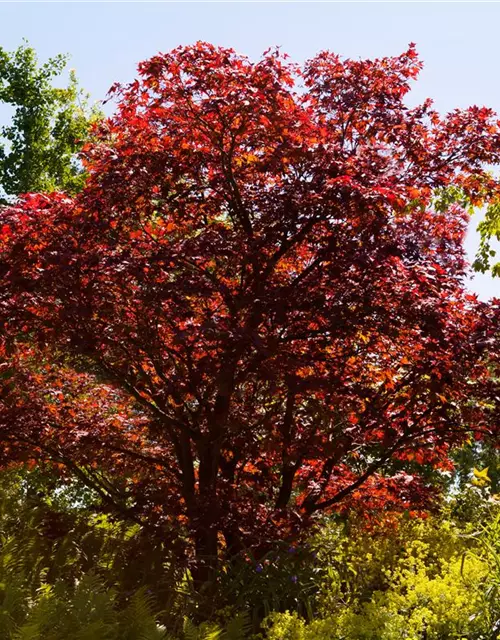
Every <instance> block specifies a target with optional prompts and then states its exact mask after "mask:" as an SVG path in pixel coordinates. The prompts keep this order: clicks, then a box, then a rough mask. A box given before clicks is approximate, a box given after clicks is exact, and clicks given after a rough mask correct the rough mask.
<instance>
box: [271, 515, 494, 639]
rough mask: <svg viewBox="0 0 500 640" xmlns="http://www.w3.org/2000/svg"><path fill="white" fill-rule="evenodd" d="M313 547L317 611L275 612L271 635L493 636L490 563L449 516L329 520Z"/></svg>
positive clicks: (337, 637)
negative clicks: (377, 522) (355, 522)
mask: <svg viewBox="0 0 500 640" xmlns="http://www.w3.org/2000/svg"><path fill="white" fill-rule="evenodd" d="M495 522H496V521H495ZM488 530H489V529H488ZM316 545H317V547H318V549H319V554H320V557H321V560H322V564H323V565H324V566H325V573H324V576H323V579H322V584H321V589H320V596H319V615H318V617H317V618H316V619H315V620H314V621H313V622H311V623H309V624H307V622H306V621H305V620H304V619H303V618H300V617H299V616H298V615H297V613H296V612H289V611H288V612H285V613H274V614H273V615H271V616H270V617H269V618H268V620H267V621H266V626H267V636H266V637H267V639H268V640H278V639H279V640H424V639H425V640H431V639H433V640H446V639H448V638H449V639H451V638H467V639H469V640H473V639H474V640H479V639H480V638H481V639H486V638H496V637H497V636H496V634H495V635H491V633H492V629H493V628H494V627H493V626H492V624H493V623H494V622H495V620H494V619H493V616H492V613H491V607H490V610H488V613H487V614H486V613H484V607H485V595H484V594H485V593H486V592H487V593H488V597H489V601H490V603H491V602H493V601H495V602H496V600H497V595H496V594H497V591H495V588H494V587H492V584H491V583H492V579H491V577H488V576H491V575H492V572H493V568H492V567H491V566H490V565H489V563H488V559H487V558H486V557H485V554H484V553H483V552H482V551H481V545H479V546H477V545H476V541H475V540H471V538H470V537H466V536H464V535H463V534H462V532H461V531H460V529H459V528H458V527H457V526H456V525H455V524H454V523H453V522H450V521H449V520H442V519H441V520H440V519H432V518H430V519H429V520H427V521H407V522H403V523H401V525H400V526H399V527H397V528H394V529H392V531H391V528H390V527H388V526H386V527H383V528H382V529H379V530H377V531H371V532H364V533H363V531H360V530H359V529H357V528H351V530H349V531H348V530H346V529H345V528H344V529H343V530H342V529H340V528H339V527H335V526H329V527H326V528H324V529H323V530H322V531H321V532H320V533H319V534H318V536H317V539H316ZM471 545H472V546H471ZM472 550H475V551H474V552H473V551H472ZM493 573H494V572H493ZM496 575H497V576H498V571H497V574H496ZM485 585H488V586H487V587H486V586H485Z"/></svg>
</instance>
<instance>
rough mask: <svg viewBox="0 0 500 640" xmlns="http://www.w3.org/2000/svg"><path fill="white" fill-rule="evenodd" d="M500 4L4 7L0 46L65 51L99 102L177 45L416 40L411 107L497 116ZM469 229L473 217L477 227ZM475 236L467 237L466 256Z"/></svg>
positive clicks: (478, 283) (353, 46) (488, 281)
mask: <svg viewBox="0 0 500 640" xmlns="http://www.w3.org/2000/svg"><path fill="white" fill-rule="evenodd" d="M499 33H500V4H492V3H481V2H477V1H476V2H470V3H445V2H443V3H439V2H435V3H423V2H422V3H417V2H415V3H405V2H399V3H381V2H375V1H372V2H365V3H357V2H351V3H330V4H326V3H319V2H318V3H316V2H312V1H309V2H302V3H283V2H268V3H251V2H248V3H239V2H233V3H225V2H220V3H216V2H208V1H205V2H198V3H192V2H178V3H166V2H165V3H148V2H133V3H124V2H123V3H121V2H109V3H104V2H101V3H92V2H87V3H85V2H65V3H59V2H53V3H49V2H31V3H28V2H21V1H17V2H3V3H1V4H0V46H2V47H4V48H5V49H8V50H11V49H14V48H16V47H17V46H18V45H19V44H20V43H21V40H22V38H26V39H27V40H28V41H29V43H30V44H31V45H32V46H34V47H35V49H36V50H37V51H38V53H39V56H40V58H41V59H42V60H44V59H46V58H47V57H49V56H52V55H55V54H57V53H69V54H71V62H70V66H71V67H74V68H76V71H77V75H78V77H79V79H80V82H81V84H82V86H83V87H85V88H86V89H87V90H88V91H89V92H90V93H91V96H92V98H93V99H95V100H98V99H102V98H103V97H104V96H105V94H106V92H107V90H108V89H109V87H110V85H111V84H113V83H114V82H116V81H121V82H127V81H130V80H132V79H133V77H134V75H135V69H136V65H137V63H138V62H139V61H140V60H143V59H145V58H148V57H150V56H151V55H153V54H155V53H156V52H158V51H168V50H169V49H172V48H173V47H175V46H177V45H179V44H188V43H192V42H195V41H196V40H207V41H210V42H213V43H214V44H219V45H225V46H231V47H233V48H235V49H237V50H238V51H240V52H242V53H245V54H247V55H249V56H251V57H258V56H259V55H260V54H261V53H262V51H264V50H265V49H267V48H268V47H269V46H271V45H280V46H281V47H282V49H283V50H284V51H286V52H287V53H288V54H290V56H291V57H292V58H293V59H294V60H295V61H298V62H300V61H303V60H305V59H307V58H309V57H312V56H313V55H314V54H315V53H316V52H317V51H319V50H322V49H330V50H333V51H335V52H336V53H339V54H341V55H343V56H348V57H375V56H382V55H395V54H398V53H400V52H402V51H403V50H404V49H405V48H406V47H407V45H408V43H409V42H416V44H417V48H418V51H419V53H420V55H421V57H422V59H423V60H424V63H425V68H424V70H423V72H422V74H421V76H420V79H419V80H418V82H417V83H416V85H415V89H414V91H413V94H412V97H411V99H410V100H411V102H412V103H413V102H417V101H421V100H423V99H424V98H425V97H427V96H429V97H432V98H433V99H434V100H435V104H436V106H437V108H438V109H440V110H443V111H446V110H450V109H452V108H454V107H466V106H469V105H471V104H478V105H487V106H490V107H493V108H494V109H496V110H497V111H498V112H499V113H500V74H499V73H498V68H499V64H500V44H498V42H499ZM474 224H475V221H474ZM476 244H477V236H476V234H475V233H474V231H471V233H470V234H469V238H468V241H467V248H468V250H469V253H470V254H471V255H472V253H473V252H474V249H475V245H476ZM470 287H471V289H473V290H474V291H476V292H477V293H478V294H479V295H480V296H481V297H482V298H488V297H490V296H492V295H496V296H500V279H498V278H497V279H492V278H490V277H488V276H476V277H475V278H474V280H473V281H472V282H471V283H470Z"/></svg>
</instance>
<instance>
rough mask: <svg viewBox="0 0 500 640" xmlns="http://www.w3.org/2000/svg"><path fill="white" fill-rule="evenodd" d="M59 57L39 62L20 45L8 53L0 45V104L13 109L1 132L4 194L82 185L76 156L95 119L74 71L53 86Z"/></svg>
mask: <svg viewBox="0 0 500 640" xmlns="http://www.w3.org/2000/svg"><path fill="white" fill-rule="evenodd" d="M67 61H68V57H67V56H64V55H58V56H56V57H54V58H51V59H49V60H48V61H47V62H46V63H44V64H41V65H40V64H39V63H38V59H37V55H36V52H35V50H34V49H33V48H32V47H30V46H28V45H27V44H24V45H22V46H20V47H19V48H18V49H17V50H16V51H14V52H12V53H9V52H8V51H5V50H4V49H3V48H1V47H0V103H1V104H4V105H6V106H8V107H9V108H11V109H12V110H13V115H12V119H11V123H10V124H8V125H5V126H3V127H1V128H0V189H1V191H3V194H0V195H3V197H4V198H5V196H6V195H7V196H17V195H18V194H19V193H28V192H30V191H40V192H50V191H56V190H64V191H66V192H68V193H75V192H76V191H78V190H79V189H80V188H81V187H82V185H83V181H84V176H83V170H82V166H81V164H80V163H79V162H78V161H77V160H76V158H75V155H76V153H77V152H78V151H79V150H80V149H81V147H82V146H83V143H84V142H85V140H86V138H87V137H88V133H89V128H90V126H91V123H92V122H93V121H94V120H96V119H97V118H98V117H99V112H98V110H97V109H95V108H89V107H88V104H87V97H86V95H85V94H84V93H83V92H82V91H81V89H79V87H78V82H77V79H76V74H75V72H74V70H71V71H70V73H69V81H68V83H67V86H65V87H64V88H57V87H55V86H54V81H55V79H56V78H58V77H59V76H61V75H62V74H63V72H64V70H65V67H66V65H67Z"/></svg>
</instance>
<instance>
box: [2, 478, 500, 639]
mask: <svg viewBox="0 0 500 640" xmlns="http://www.w3.org/2000/svg"><path fill="white" fill-rule="evenodd" d="M35 480H36V482H38V485H37V487H38V491H37V493H36V494H35V497H34V496H33V478H31V485H32V486H31V490H30V491H26V484H25V483H24V484H23V481H21V480H20V476H17V475H16V474H15V473H11V474H4V475H3V477H2V495H3V501H2V507H1V512H0V640H28V639H36V640H67V639H68V638H72V639H76V640H87V639H88V640H115V639H116V640H160V639H163V640H246V639H248V640H250V639H251V640H264V639H265V640H433V639H435V640H441V639H442V640H447V639H452V638H462V639H466V640H494V639H497V638H498V637H499V634H500V629H499V621H500V604H499V600H500V598H499V594H500V512H499V510H498V506H497V505H496V503H495V502H494V501H493V502H492V501H491V500H490V501H487V500H482V499H481V497H480V492H479V491H478V490H475V489H472V490H471V491H469V494H468V496H467V495H465V494H462V495H461V496H459V497H458V498H457V499H455V501H454V503H453V504H451V505H448V506H446V507H444V508H443V509H442V511H441V513H440V514H437V515H434V516H432V517H428V518H427V519H414V518H409V517H406V518H402V519H399V520H398V521H393V520H390V519H385V520H384V522H383V523H382V524H378V525H377V526H374V527H372V528H370V529H369V528H367V527H366V525H363V526H361V525H360V523H359V522H354V521H349V520H343V521H339V520H333V519H325V520H324V522H323V523H322V525H321V526H320V527H319V528H318V530H317V532H316V534H315V535H314V536H313V537H312V538H310V540H309V542H308V543H307V544H306V545H303V546H302V547H300V546H292V547H290V546H289V547H288V548H284V547H283V546H280V547H279V548H277V549H275V550H274V551H272V552H269V553H267V554H266V555H265V556H263V557H261V558H260V560H259V561H257V560H256V559H255V558H251V557H249V556H247V557H246V559H245V560H244V561H243V560H242V561H241V562H240V563H237V562H233V564H232V565H231V567H229V566H225V567H223V568H222V571H221V576H220V577H219V580H218V583H217V584H218V586H217V589H218V591H219V593H218V594H217V595H216V596H214V597H213V602H214V606H213V608H212V609H211V610H209V609H205V610H203V611H205V614H203V612H202V609H201V608H200V607H201V604H200V603H201V602H202V600H201V599H200V594H195V593H194V591H192V590H191V591H190V589H189V585H190V580H189V572H186V571H185V570H184V572H182V571H180V570H179V571H177V572H176V571H174V570H172V567H171V561H170V560H169V557H168V554H165V550H161V549H155V550H154V553H153V551H152V550H149V556H148V554H146V553H145V549H144V548H143V549H142V555H140V554H141V550H140V546H138V545H139V540H140V534H141V532H140V531H139V530H138V529H137V528H134V527H132V528H126V527H124V526H123V525H121V524H114V523H112V522H110V521H108V520H107V519H106V518H103V517H102V516H101V515H98V514H97V515H96V514H94V515H91V514H88V513H86V512H85V510H84V515H85V518H86V519H85V522H84V521H83V519H82V517H81V516H82V514H81V513H79V512H80V509H79V508H78V507H77V506H75V505H78V500H77V497H76V496H75V495H73V496H69V495H68V493H67V492H66V495H64V494H63V493H61V492H59V493H58V492H57V491H56V492H52V498H51V499H50V500H49V499H47V498H46V496H45V494H44V491H43V489H44V487H43V482H42V480H41V479H40V478H38V479H36V478H35ZM45 489H46V487H45ZM80 498H82V497H81V496H80ZM467 500H468V501H469V502H467ZM471 500H472V502H471ZM474 501H475V502H474ZM464 505H465V507H464ZM459 523H460V524H459ZM134 554H139V555H140V562H142V563H143V565H144V571H143V573H142V574H140V575H138V570H137V568H138V566H139V564H138V563H135V564H134V562H133V561H132V559H133V555H134ZM155 554H156V557H155ZM162 554H163V556H162V558H161V561H160V556H161V555H162ZM155 566H156V567H157V571H156V573H155V571H154V567H155ZM158 567H159V568H158ZM147 577H149V581H146V578H147ZM160 578H161V579H160ZM223 602H226V606H222V605H221V604H220V603H223ZM216 603H218V604H219V608H217V606H216ZM203 615H205V616H206V619H205V620H204V621H203ZM195 621H196V622H195Z"/></svg>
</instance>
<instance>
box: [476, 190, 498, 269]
mask: <svg viewBox="0 0 500 640" xmlns="http://www.w3.org/2000/svg"><path fill="white" fill-rule="evenodd" d="M478 231H479V233H480V236H481V242H480V245H479V250H478V252H477V256H476V260H475V262H474V268H475V269H476V271H480V272H482V273H486V271H489V270H490V269H491V273H492V274H493V275H494V276H500V262H496V260H495V256H496V254H497V252H496V249H495V248H494V246H492V245H494V243H495V242H497V243H498V242H499V241H500V203H499V202H493V203H492V204H491V205H490V206H489V207H488V209H487V211H486V215H485V217H484V220H482V221H481V222H480V223H479V225H478Z"/></svg>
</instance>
